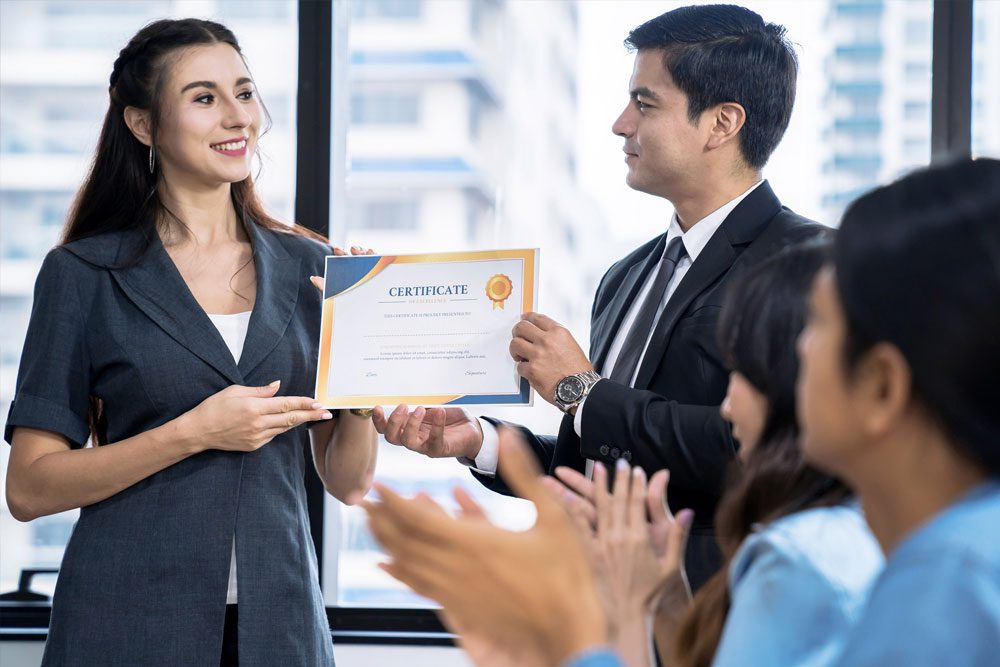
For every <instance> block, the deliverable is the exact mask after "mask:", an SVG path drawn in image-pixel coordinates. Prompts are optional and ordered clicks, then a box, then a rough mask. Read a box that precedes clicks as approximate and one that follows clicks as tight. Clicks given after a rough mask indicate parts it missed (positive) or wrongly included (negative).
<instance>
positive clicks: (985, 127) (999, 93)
mask: <svg viewBox="0 0 1000 667" xmlns="http://www.w3.org/2000/svg"><path fill="white" fill-rule="evenodd" d="M972 11H973V17H972V154H973V155H980V156H990V157H1000V123H997V118H1000V2H996V1H995V0H976V2H975V3H974V4H973V6H972Z"/></svg>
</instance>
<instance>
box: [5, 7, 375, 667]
mask: <svg viewBox="0 0 1000 667" xmlns="http://www.w3.org/2000/svg"><path fill="white" fill-rule="evenodd" d="M109 93H110V98H111V103H110V108H109V110H108V113H107V116H106V117H105V120H104V126H103V129H102V132H101V137H100V140H99V143H98V147H97V153H96V156H95V158H94V163H93V166H92V169H91V172H90V174H89V176H88V177H87V179H86V181H85V182H84V184H83V186H82V187H81V189H80V192H79V194H78V195H77V199H76V201H75V203H74V205H73V210H72V211H71V214H70V217H69V221H68V224H67V227H66V230H65V233H64V238H63V243H62V245H60V246H59V247H57V248H55V249H54V250H52V251H51V252H50V253H49V255H48V256H47V257H46V258H45V261H44V263H43V265H42V268H41V271H40V273H39V275H38V279H37V282H36V285H35V300H34V305H33V308H32V314H31V322H30V325H29V328H28V334H27V340H26V341H25V345H24V352H23V355H22V360H21V367H20V371H19V373H18V379H17V387H16V392H15V398H14V402H13V404H12V406H11V409H10V413H9V416H8V419H7V427H6V431H5V434H4V437H5V439H6V440H7V441H8V442H10V443H11V445H12V448H11V455H10V465H9V468H8V474H7V499H8V504H9V506H10V508H11V512H12V514H13V515H14V516H15V517H16V518H18V519H20V520H23V521H27V520H31V519H33V518H36V517H39V516H45V515H48V514H53V513H56V512H61V511H64V510H68V509H71V508H75V507H79V508H81V512H80V518H79V521H78V522H77V524H76V527H75V528H74V530H73V535H72V537H71V538H70V541H69V544H68V545H67V547H66V552H65V556H64V557H63V562H62V567H61V569H60V574H59V581H58V583H57V585H56V591H55V597H54V599H53V603H52V619H51V623H50V627H49V636H48V642H47V644H46V647H45V658H44V661H43V662H44V664H46V665H85V666H88V667H90V666H93V665H130V666H131V665H143V666H155V665H170V666H171V667H173V666H175V665H185V666H188V665H192V666H193V665H204V666H205V667H209V666H211V667H215V665H219V664H220V660H221V662H222V664H236V663H237V661H238V662H239V663H240V664H242V665H243V666H244V667H247V666H253V665H262V666H263V665H268V666H270V665H332V664H333V649H332V646H331V642H330V634H329V627H328V623H327V620H326V614H325V609H324V603H323V599H322V595H321V593H320V589H319V583H318V580H317V566H316V555H315V553H314V550H313V546H312V541H311V539H310V532H309V525H308V516H307V513H306V496H305V488H304V485H303V474H304V471H305V466H306V465H307V463H308V458H309V455H308V454H307V451H306V450H307V447H309V444H310V442H309V440H310V435H311V436H312V459H313V461H314V463H315V466H316V469H317V471H318V472H319V475H320V477H321V478H322V480H323V483H324V485H325V486H326V488H327V490H328V491H329V492H330V493H331V494H333V495H334V496H336V497H337V498H339V499H340V500H342V501H344V502H347V503H352V502H356V501H357V500H359V499H360V498H361V497H362V496H363V495H364V493H365V492H366V490H367V488H368V486H369V485H370V483H371V478H372V474H373V470H374V467H375V455H376V440H375V434H374V429H373V428H372V425H371V420H370V419H369V418H368V416H366V415H364V414H360V415H358V414H347V413H345V414H344V415H343V416H340V415H333V414H331V413H330V412H328V411H326V410H323V409H322V408H321V406H320V405H319V404H317V403H316V402H315V400H314V399H313V398H310V396H309V395H310V394H311V393H312V388H313V382H314V378H315V373H316V367H315V364H316V359H317V342H318V339H319V324H320V306H321V297H320V294H319V293H318V292H317V290H316V289H315V288H314V287H313V286H311V285H310V284H309V277H310V276H312V275H316V274H320V273H321V272H322V268H323V262H324V259H323V258H324V257H325V256H326V255H327V254H330V252H331V248H330V247H329V246H328V245H326V243H325V242H322V241H320V240H318V237H315V235H312V236H314V238H310V236H311V234H310V233H308V232H306V231H305V230H303V229H302V228H298V227H288V226H286V225H283V224H281V223H280V222H278V221H276V220H274V219H273V218H271V217H270V216H268V214H267V213H266V212H265V211H264V209H263V207H262V205H261V203H260V201H259V199H258V198H257V195H256V194H255V192H254V188H253V181H252V178H251V176H250V161H251V158H252V156H253V154H254V150H255V147H256V142H257V139H258V136H259V134H260V133H261V131H262V126H264V125H265V124H266V112H265V111H264V110H263V107H262V106H261V104H260V102H259V101H258V100H257V97H256V90H255V89H254V86H253V81H252V79H251V77H250V74H249V72H248V70H247V68H246V64H245V62H244V61H243V57H242V55H241V53H240V50H239V45H238V43H237V41H236V38H235V37H234V36H233V34H232V33H231V32H230V31H229V30H227V29H226V28H225V27H223V26H221V25H219V24H217V23H212V22H208V21H200V20H194V19H185V20H177V21H173V20H170V21H158V22H155V23H152V24H150V25H148V26H146V27H145V28H143V29H142V30H141V31H139V33H138V34H136V36H135V37H134V38H133V39H132V40H131V41H130V42H129V44H128V45H127V46H126V47H125V48H124V49H123V50H122V51H121V54H120V55H119V57H118V59H117V60H116V62H115V65H114V71H113V72H112V74H111V78H110V87H109ZM307 425H308V427H307ZM88 439H89V440H91V441H92V443H93V446H91V447H87V446H86V444H87V442H88ZM227 600H228V601H229V602H236V601H237V600H238V607H237V606H236V605H233V604H230V605H228V606H227ZM237 609H238V614H237V613H236V612H237ZM237 638H238V641H237Z"/></svg>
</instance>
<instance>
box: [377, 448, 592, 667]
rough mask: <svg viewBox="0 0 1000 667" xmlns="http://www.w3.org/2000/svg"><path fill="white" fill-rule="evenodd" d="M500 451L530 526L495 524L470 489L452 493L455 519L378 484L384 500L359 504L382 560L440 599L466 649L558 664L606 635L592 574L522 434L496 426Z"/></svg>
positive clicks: (529, 662)
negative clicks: (531, 518)
mask: <svg viewBox="0 0 1000 667" xmlns="http://www.w3.org/2000/svg"><path fill="white" fill-rule="evenodd" d="M500 451H501V456H502V459H503V462H504V463H503V466H504V476H505V479H506V480H507V482H508V484H509V485H510V487H511V489H512V490H513V491H514V492H515V493H517V495H518V496H520V497H521V498H526V499H528V500H530V501H531V502H533V503H534V504H535V507H536V509H537V511H538V518H537V520H536V522H535V526H534V527H532V528H531V529H529V530H527V531H521V532H513V531H507V530H503V529H500V528H497V527H496V526H493V525H492V524H491V523H490V522H489V521H488V520H486V519H485V517H484V516H483V514H482V512H481V511H480V510H478V509H477V507H476V506H475V504H474V503H472V502H471V498H468V496H467V494H456V499H458V500H459V504H460V505H461V506H462V513H461V514H460V515H459V516H458V517H454V518H452V517H449V516H447V515H446V514H445V513H444V512H442V511H441V510H440V509H439V508H432V507H430V506H429V505H428V502H431V501H426V500H420V499H416V498H415V499H413V500H406V499H404V498H401V497H400V496H399V495H397V494H395V493H393V492H392V491H391V490H389V489H387V488H385V487H382V486H379V485H376V487H377V488H378V491H379V496H380V498H381V500H380V502H377V503H374V502H369V501H365V502H363V503H362V506H363V507H364V508H365V510H366V511H367V512H368V515H369V525H370V526H371V529H372V533H373V534H374V535H375V537H376V539H378V541H379V542H380V543H381V544H382V546H383V547H385V549H386V552H387V553H388V554H389V555H390V557H391V558H392V560H391V562H389V563H386V564H383V568H384V569H385V570H386V571H387V572H389V574H391V575H392V576H394V577H396V578H397V579H399V580H400V581H402V582H404V583H406V584H407V585H409V586H410V587H412V588H413V590H415V591H416V592H417V593H420V594H421V595H424V596H426V597H429V598H431V599H434V600H437V601H438V602H440V603H441V605H442V606H443V607H444V610H445V612H446V614H447V618H446V622H447V623H449V624H450V625H451V627H455V628H456V629H458V630H459V631H460V632H463V633H465V634H466V635H467V636H468V637H470V639H471V640H472V642H473V644H472V646H470V649H471V650H474V651H477V650H484V649H488V648H489V647H490V646H507V647H514V646H516V647H517V649H518V655H517V656H510V657H511V659H514V658H515V657H516V659H518V660H520V662H517V663H516V664H523V665H532V664H545V665H558V664H563V663H564V662H565V661H566V659H567V658H569V657H570V656H573V655H576V654H577V653H579V652H581V651H583V650H585V649H588V648H592V647H595V646H599V645H601V644H602V643H604V641H605V640H606V636H607V635H606V619H605V617H604V613H603V611H602V609H601V606H600V603H599V601H598V598H597V593H596V588H595V586H596V584H595V582H594V576H593V572H592V570H591V566H590V562H589V559H588V556H587V554H586V550H585V549H584V547H583V545H582V544H581V540H580V538H579V536H578V535H577V533H576V530H575V528H574V527H573V525H572V521H571V519H570V518H569V517H568V516H567V515H566V512H565V511H564V510H563V508H562V507H561V506H560V505H559V503H558V502H557V501H556V500H555V499H554V498H552V497H551V495H550V494H549V493H548V491H547V490H546V488H545V487H544V485H543V484H542V482H541V480H540V471H539V470H538V467H537V465H536V464H535V462H534V459H533V457H532V456H531V454H530V453H529V452H528V450H527V448H526V447H525V446H524V445H523V443H520V442H519V439H518V436H517V435H515V434H513V433H512V432H510V431H502V432H501V434H500ZM431 504H433V503H431ZM529 655H531V656H534V657H533V658H528V657H526V656H529ZM503 657H507V656H503ZM480 664H483V665H488V664H492V663H488V662H484V663H480ZM499 664H503V663H499Z"/></svg>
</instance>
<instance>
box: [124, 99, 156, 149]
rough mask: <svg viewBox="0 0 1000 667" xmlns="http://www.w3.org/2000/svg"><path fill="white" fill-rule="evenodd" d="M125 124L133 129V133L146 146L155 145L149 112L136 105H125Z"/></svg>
mask: <svg viewBox="0 0 1000 667" xmlns="http://www.w3.org/2000/svg"><path fill="white" fill-rule="evenodd" d="M123 115H124V118H125V124H126V125H128V129H129V130H131V131H132V135H133V136H134V137H135V138H136V139H138V140H139V143H141V144H143V145H144V146H152V145H153V132H152V128H151V127H150V118H149V112H148V111H145V110H143V109H137V108H136V107H125V111H124V113H123Z"/></svg>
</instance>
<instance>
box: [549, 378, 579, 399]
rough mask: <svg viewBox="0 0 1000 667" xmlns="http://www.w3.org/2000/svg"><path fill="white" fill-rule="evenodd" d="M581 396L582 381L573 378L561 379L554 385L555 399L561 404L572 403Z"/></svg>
mask: <svg viewBox="0 0 1000 667" xmlns="http://www.w3.org/2000/svg"><path fill="white" fill-rule="evenodd" d="M581 396H583V380H581V379H580V378H578V377H575V376H572V375H571V376H569V377H568V378H563V379H562V381H560V382H559V384H558V385H556V398H557V399H559V400H560V401H562V402H563V403H572V402H573V401H577V400H579V399H580V397H581Z"/></svg>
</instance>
